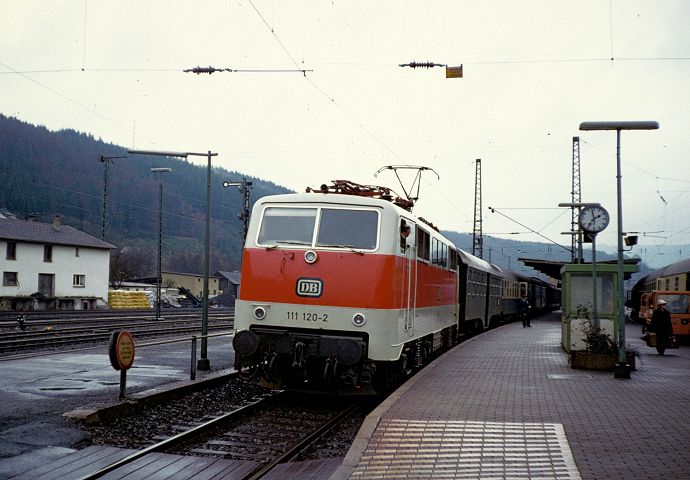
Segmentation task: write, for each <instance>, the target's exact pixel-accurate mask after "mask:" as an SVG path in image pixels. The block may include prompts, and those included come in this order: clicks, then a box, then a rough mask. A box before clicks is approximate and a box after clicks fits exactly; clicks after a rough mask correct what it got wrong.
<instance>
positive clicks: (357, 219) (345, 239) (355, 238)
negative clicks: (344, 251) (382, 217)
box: [316, 208, 379, 250]
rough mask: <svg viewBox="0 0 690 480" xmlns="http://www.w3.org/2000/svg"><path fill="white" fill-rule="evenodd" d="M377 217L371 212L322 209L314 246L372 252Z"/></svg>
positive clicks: (376, 230) (377, 221)
mask: <svg viewBox="0 0 690 480" xmlns="http://www.w3.org/2000/svg"><path fill="white" fill-rule="evenodd" d="M378 217H379V216H378V213H377V212H375V211H373V210H346V209H336V208H322V209H321V218H320V220H319V234H318V236H317V238H316V246H317V247H350V248H360V249H362V250H374V249H375V248H376V239H377V232H378V225H379V218H378Z"/></svg>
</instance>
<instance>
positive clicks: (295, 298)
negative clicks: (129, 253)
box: [233, 181, 483, 391]
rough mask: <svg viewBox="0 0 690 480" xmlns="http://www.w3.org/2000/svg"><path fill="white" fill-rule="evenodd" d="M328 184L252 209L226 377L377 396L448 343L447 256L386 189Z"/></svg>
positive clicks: (451, 318)
mask: <svg viewBox="0 0 690 480" xmlns="http://www.w3.org/2000/svg"><path fill="white" fill-rule="evenodd" d="M334 184H335V185H334V186H330V187H329V186H326V185H324V186H322V187H321V189H318V190H316V191H311V192H310V193H304V194H287V195H276V196H268V197H264V198H262V199H260V200H259V201H257V202H256V204H255V205H254V207H253V211H252V216H251V221H250V224H249V229H248V235H247V240H246V244H245V248H244V251H243V256H242V277H241V288H240V294H239V299H238V300H237V302H236V304H235V330H236V333H235V336H234V338H233V346H234V348H235V355H236V360H235V363H236V365H235V366H236V368H237V369H238V370H240V371H242V372H248V373H256V374H257V375H260V376H261V378H262V379H263V381H265V382H266V383H268V384H271V385H275V386H277V387H280V388H298V387H299V388H302V387H304V388H309V389H312V388H314V389H322V388H326V389H341V391H342V389H343V388H347V389H349V388H354V389H355V390H362V389H365V388H369V387H372V388H374V389H377V388H378V387H379V386H381V385H385V384H387V383H388V382H390V381H392V380H394V379H395V378H397V377H399V376H400V375H402V374H404V373H405V372H408V371H409V370H410V369H412V368H414V367H415V366H417V365H420V364H423V363H424V362H425V361H426V360H427V359H428V358H429V357H430V356H431V354H432V353H433V352H434V351H435V350H438V349H440V348H443V347H448V346H450V345H451V344H452V343H453V342H454V341H455V339H456V338H457V335H458V325H459V308H460V305H459V299H458V296H459V288H458V270H459V269H458V266H459V258H460V254H459V251H458V250H457V249H456V248H455V247H454V246H453V245H452V243H451V242H450V241H449V240H447V239H446V238H444V237H443V236H442V235H441V234H440V233H439V232H438V231H437V230H436V229H435V228H434V227H433V226H431V225H430V224H428V223H426V222H425V221H423V220H421V219H419V218H417V217H415V216H413V215H412V214H411V212H410V210H409V209H410V207H411V204H410V202H408V201H407V200H404V199H400V198H397V199H394V198H393V197H392V195H391V194H390V191H389V190H388V189H385V188H382V187H369V186H361V185H357V184H353V183H350V182H346V181H335V182H334ZM481 262H483V261H481ZM463 315H464V313H463Z"/></svg>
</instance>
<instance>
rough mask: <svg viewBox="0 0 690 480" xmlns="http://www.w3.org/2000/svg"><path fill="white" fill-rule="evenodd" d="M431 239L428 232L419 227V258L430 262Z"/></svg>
mask: <svg viewBox="0 0 690 480" xmlns="http://www.w3.org/2000/svg"><path fill="white" fill-rule="evenodd" d="M429 240H431V239H430V237H429V234H428V233H427V232H425V231H424V230H422V229H421V228H419V227H417V258H421V259H424V260H429V259H430V258H431V252H430V250H431V245H430V243H429Z"/></svg>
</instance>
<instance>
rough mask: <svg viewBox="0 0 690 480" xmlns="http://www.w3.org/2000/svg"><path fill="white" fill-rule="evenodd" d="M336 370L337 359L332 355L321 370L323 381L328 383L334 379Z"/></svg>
mask: <svg viewBox="0 0 690 480" xmlns="http://www.w3.org/2000/svg"><path fill="white" fill-rule="evenodd" d="M337 370H338V359H337V358H336V357H335V354H334V353H331V355H330V356H329V357H328V358H327V359H326V368H324V370H323V379H324V380H325V381H327V382H330V381H331V380H333V379H334V378H335V372H336V371H337Z"/></svg>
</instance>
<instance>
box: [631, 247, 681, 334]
mask: <svg viewBox="0 0 690 480" xmlns="http://www.w3.org/2000/svg"><path fill="white" fill-rule="evenodd" d="M662 299H663V300H665V301H666V303H667V309H668V311H669V312H670V313H671V323H672V326H673V335H674V336H675V337H676V340H677V341H678V342H679V343H683V344H690V259H685V260H681V261H679V262H676V263H672V264H671V265H667V266H666V267H664V268H660V269H658V270H654V271H653V272H650V273H648V274H647V275H645V276H644V277H642V278H640V279H639V280H638V281H637V282H636V283H635V285H634V286H633V288H632V290H631V292H630V298H629V300H628V302H627V304H626V306H628V307H630V308H631V312H630V318H631V319H632V320H633V321H636V322H639V323H641V324H642V325H643V327H644V328H646V327H647V326H648V325H649V323H650V322H651V317H652V311H653V310H654V308H655V306H656V302H657V301H658V300H662Z"/></svg>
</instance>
